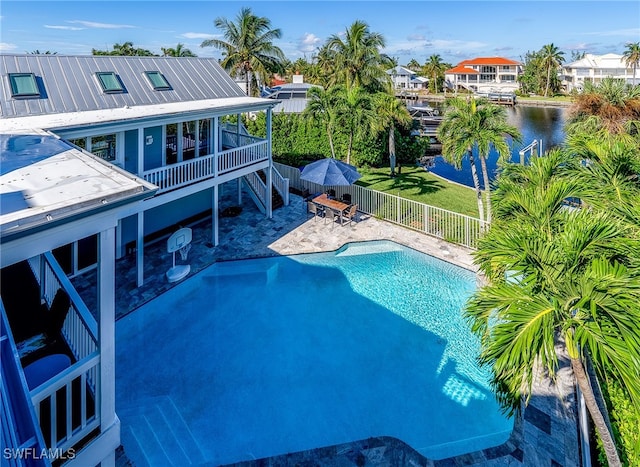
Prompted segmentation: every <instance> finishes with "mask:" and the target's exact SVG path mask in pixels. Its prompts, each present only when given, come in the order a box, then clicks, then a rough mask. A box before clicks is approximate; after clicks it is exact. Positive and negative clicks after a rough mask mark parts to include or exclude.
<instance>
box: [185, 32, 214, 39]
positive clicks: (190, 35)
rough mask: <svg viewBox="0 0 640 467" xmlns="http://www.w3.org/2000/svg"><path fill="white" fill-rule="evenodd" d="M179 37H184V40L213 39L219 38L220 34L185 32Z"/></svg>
mask: <svg viewBox="0 0 640 467" xmlns="http://www.w3.org/2000/svg"><path fill="white" fill-rule="evenodd" d="M180 37H184V38H185V39H215V38H218V37H220V34H208V33H205V32H185V33H184V34H180Z"/></svg>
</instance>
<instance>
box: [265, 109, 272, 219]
mask: <svg viewBox="0 0 640 467" xmlns="http://www.w3.org/2000/svg"><path fill="white" fill-rule="evenodd" d="M267 155H268V157H269V167H267V194H266V195H265V198H266V199H265V204H266V206H265V207H266V209H265V211H266V215H267V219H271V218H272V217H273V197H272V192H273V171H272V169H273V157H271V107H270V108H268V109H267Z"/></svg>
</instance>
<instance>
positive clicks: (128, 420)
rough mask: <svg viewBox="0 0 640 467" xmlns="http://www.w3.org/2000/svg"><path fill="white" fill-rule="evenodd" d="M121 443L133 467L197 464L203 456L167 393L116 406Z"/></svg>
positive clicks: (201, 461)
mask: <svg viewBox="0 0 640 467" xmlns="http://www.w3.org/2000/svg"><path fill="white" fill-rule="evenodd" d="M117 412H118V416H119V417H120V419H121V421H122V445H123V446H124V449H125V453H126V454H127V457H129V458H130V459H131V461H132V462H133V463H134V465H136V467H145V466H150V467H151V466H156V465H167V466H169V465H175V466H181V465H199V464H203V463H204V462H205V459H204V456H203V455H202V452H201V451H200V448H199V447H198V443H197V442H196V440H195V439H194V437H193V434H192V433H191V430H190V429H189V427H188V426H187V424H186V422H185V421H184V419H183V418H182V415H180V412H179V411H178V409H177V407H176V406H175V404H174V403H173V400H172V399H171V398H170V397H168V396H162V397H157V398H151V399H149V400H148V401H145V402H143V403H142V405H140V406H136V407H127V408H123V409H118V411H117Z"/></svg>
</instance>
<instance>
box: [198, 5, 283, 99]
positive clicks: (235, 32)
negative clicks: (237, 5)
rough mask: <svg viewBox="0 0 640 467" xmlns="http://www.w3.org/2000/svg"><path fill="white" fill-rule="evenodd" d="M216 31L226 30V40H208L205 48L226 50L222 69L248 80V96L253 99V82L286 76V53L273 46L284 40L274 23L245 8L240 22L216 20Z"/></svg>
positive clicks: (239, 17) (239, 18)
mask: <svg viewBox="0 0 640 467" xmlns="http://www.w3.org/2000/svg"><path fill="white" fill-rule="evenodd" d="M214 24H215V26H216V28H218V29H220V30H222V32H223V35H224V39H225V40H221V39H207V40H205V41H203V42H202V44H201V45H200V46H201V47H211V46H213V47H215V48H217V49H220V50H222V54H223V57H224V58H223V59H222V61H221V63H220V64H221V65H222V67H223V68H224V69H225V70H227V71H234V72H236V73H239V74H240V75H241V76H244V78H245V81H246V89H247V94H248V95H253V92H252V87H251V85H252V82H254V81H256V80H257V79H259V78H261V79H262V82H265V81H266V78H267V76H268V75H269V74H272V73H279V72H283V71H284V69H283V66H282V63H283V62H284V59H285V57H284V53H283V52H282V50H280V48H279V47H277V46H275V45H273V41H274V40H275V39H280V37H281V36H282V32H281V31H280V29H271V21H270V20H269V19H267V18H264V17H260V16H256V15H254V14H253V13H252V12H251V9H250V8H246V7H245V8H242V9H241V10H240V13H238V16H237V18H236V22H235V23H234V22H233V21H229V20H227V19H226V18H222V17H220V18H216V19H215V21H214Z"/></svg>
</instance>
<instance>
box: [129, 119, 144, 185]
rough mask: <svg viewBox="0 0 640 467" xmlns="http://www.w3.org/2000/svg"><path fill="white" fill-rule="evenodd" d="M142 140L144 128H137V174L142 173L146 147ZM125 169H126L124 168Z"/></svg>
mask: <svg viewBox="0 0 640 467" xmlns="http://www.w3.org/2000/svg"><path fill="white" fill-rule="evenodd" d="M145 143H146V141H145V140H144V128H142V127H140V128H138V164H137V165H138V167H137V169H136V173H137V174H142V173H144V148H145V146H146V144H145ZM125 168H126V167H125Z"/></svg>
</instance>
